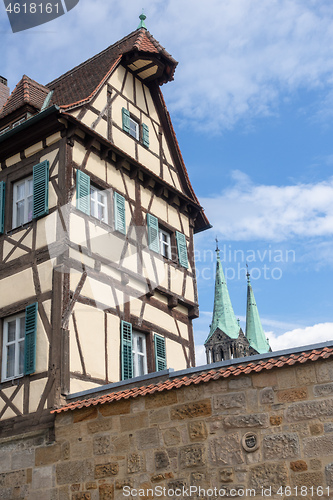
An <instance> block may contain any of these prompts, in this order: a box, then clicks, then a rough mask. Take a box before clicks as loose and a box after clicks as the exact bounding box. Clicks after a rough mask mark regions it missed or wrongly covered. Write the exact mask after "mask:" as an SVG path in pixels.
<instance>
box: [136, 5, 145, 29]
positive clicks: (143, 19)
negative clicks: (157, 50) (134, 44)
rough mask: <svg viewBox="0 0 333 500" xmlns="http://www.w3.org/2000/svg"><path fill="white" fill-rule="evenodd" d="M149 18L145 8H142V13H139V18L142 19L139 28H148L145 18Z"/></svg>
mask: <svg viewBox="0 0 333 500" xmlns="http://www.w3.org/2000/svg"><path fill="white" fill-rule="evenodd" d="M146 18H147V16H146V15H145V14H144V13H143V9H142V14H140V15H139V19H140V24H139V26H138V28H137V29H138V30H139V29H141V28H144V29H145V30H146V29H147V26H146V25H145V19H146Z"/></svg>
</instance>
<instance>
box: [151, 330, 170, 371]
mask: <svg viewBox="0 0 333 500" xmlns="http://www.w3.org/2000/svg"><path fill="white" fill-rule="evenodd" d="M154 345H155V369H156V371H157V372H159V371H161V370H166V367H167V364H166V352H165V338H164V337H161V336H160V335H156V334H155V335H154Z"/></svg>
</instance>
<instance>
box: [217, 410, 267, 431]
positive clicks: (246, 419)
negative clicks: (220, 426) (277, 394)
mask: <svg viewBox="0 0 333 500" xmlns="http://www.w3.org/2000/svg"><path fill="white" fill-rule="evenodd" d="M224 426H225V427H226V428H227V429H228V428H233V427H234V428H241V427H245V428H247V427H255V428H258V427H263V428H264V427H268V414H267V413H255V414H253V413H252V414H251V413H250V414H249V415H229V416H228V417H225V419H224Z"/></svg>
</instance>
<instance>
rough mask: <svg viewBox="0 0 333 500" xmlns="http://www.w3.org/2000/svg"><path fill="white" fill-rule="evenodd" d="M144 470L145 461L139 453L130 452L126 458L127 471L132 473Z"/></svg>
mask: <svg viewBox="0 0 333 500" xmlns="http://www.w3.org/2000/svg"><path fill="white" fill-rule="evenodd" d="M144 470H145V461H144V458H143V456H142V455H139V453H131V454H130V455H129V457H128V459H127V472H128V473H130V474H132V473H134V472H140V471H144Z"/></svg>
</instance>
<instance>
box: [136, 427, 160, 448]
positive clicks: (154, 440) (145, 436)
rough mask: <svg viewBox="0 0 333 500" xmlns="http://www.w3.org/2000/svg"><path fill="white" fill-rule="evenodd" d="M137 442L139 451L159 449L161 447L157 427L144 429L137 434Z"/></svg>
mask: <svg viewBox="0 0 333 500" xmlns="http://www.w3.org/2000/svg"><path fill="white" fill-rule="evenodd" d="M136 442H137V446H138V449H139V450H146V449H148V448H158V447H159V445H160V440H159V435H158V430H157V428H156V427H151V428H150V429H142V430H140V431H137V432H136Z"/></svg>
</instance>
